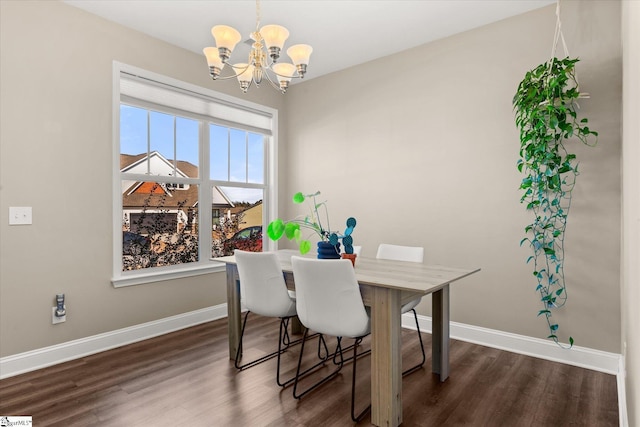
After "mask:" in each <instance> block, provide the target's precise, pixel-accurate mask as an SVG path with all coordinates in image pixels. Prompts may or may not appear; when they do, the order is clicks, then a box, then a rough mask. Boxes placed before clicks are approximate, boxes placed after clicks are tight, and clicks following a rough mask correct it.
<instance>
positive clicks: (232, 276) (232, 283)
mask: <svg viewBox="0 0 640 427" xmlns="http://www.w3.org/2000/svg"><path fill="white" fill-rule="evenodd" d="M227 316H228V317H227V318H228V322H229V324H228V329H229V359H232V360H234V359H235V358H236V352H237V350H238V347H239V346H240V331H241V313H240V280H239V278H238V267H237V266H236V265H234V264H227Z"/></svg>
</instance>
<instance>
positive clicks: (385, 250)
mask: <svg viewBox="0 0 640 427" xmlns="http://www.w3.org/2000/svg"><path fill="white" fill-rule="evenodd" d="M376 258H378V259H389V260H394V261H409V262H423V261H424V248H423V247H421V246H399V245H390V244H388V243H380V246H378V254H377V255H376Z"/></svg>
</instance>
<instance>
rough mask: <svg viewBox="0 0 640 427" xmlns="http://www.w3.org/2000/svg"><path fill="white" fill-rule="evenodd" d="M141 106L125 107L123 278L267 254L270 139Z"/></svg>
mask: <svg viewBox="0 0 640 427" xmlns="http://www.w3.org/2000/svg"><path fill="white" fill-rule="evenodd" d="M134 104H135V102H127V103H124V102H122V103H121V105H120V182H121V190H122V270H123V271H127V270H139V269H147V268H153V267H163V266H170V265H176V264H186V263H197V262H199V261H200V260H201V259H203V258H206V259H208V258H210V257H213V258H215V257H219V256H224V255H231V254H233V250H234V249H236V248H238V249H243V250H249V251H262V225H263V224H262V223H263V212H262V206H263V200H264V192H265V144H266V140H267V138H266V137H265V135H262V134H259V133H255V132H249V131H247V130H242V129H235V128H233V127H229V126H222V125H219V124H214V123H212V122H210V121H208V120H205V119H203V118H202V117H199V116H197V115H194V117H189V115H188V114H186V115H185V116H179V115H175V114H171V113H169V112H168V111H170V109H163V108H162V106H158V108H157V109H156V108H149V106H148V103H141V105H134ZM162 110H166V111H162ZM203 154H204V155H205V158H206V159H207V161H206V162H202V161H201V160H200V157H201V156H202V155H203ZM202 203H205V204H210V208H209V209H206V210H202V209H200V206H201V205H202ZM203 224H206V225H205V226H203Z"/></svg>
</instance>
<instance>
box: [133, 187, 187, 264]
mask: <svg viewBox="0 0 640 427" xmlns="http://www.w3.org/2000/svg"><path fill="white" fill-rule="evenodd" d="M197 206H198V186H197V185H188V186H187V185H184V186H183V187H182V188H180V186H179V185H171V184H161V183H157V182H152V181H145V182H136V183H134V184H133V185H131V186H130V187H129V188H127V189H126V190H125V191H124V192H123V194H122V269H123V270H138V269H142V268H150V267H162V266H167V265H175V264H183V263H190V262H197V261H198V210H197Z"/></svg>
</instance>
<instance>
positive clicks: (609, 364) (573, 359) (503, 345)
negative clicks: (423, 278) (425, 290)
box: [402, 312, 628, 427]
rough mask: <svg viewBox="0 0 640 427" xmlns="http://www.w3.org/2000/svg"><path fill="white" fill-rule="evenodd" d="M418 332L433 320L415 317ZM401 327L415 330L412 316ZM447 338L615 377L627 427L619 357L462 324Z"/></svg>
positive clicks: (622, 421) (428, 327) (453, 324)
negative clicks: (566, 347) (565, 347)
mask: <svg viewBox="0 0 640 427" xmlns="http://www.w3.org/2000/svg"><path fill="white" fill-rule="evenodd" d="M418 324H419V325H420V331H421V332H427V333H431V332H432V330H433V328H432V320H431V317H430V316H422V315H418ZM402 327H403V328H408V329H414V330H415V329H416V322H415V320H414V318H413V313H411V312H409V313H405V314H403V315H402ZM449 334H450V336H451V338H453V339H457V340H460V341H467V342H471V343H474V344H479V345H484V346H486V347H492V348H497V349H500V350H505V351H510V352H513V353H519V354H524V355H527V356H532V357H537V358H540V359H546V360H551V361H554V362H560V363H565V364H567V365H573V366H578V367H581V368H585V369H591V370H594V371H600V372H604V373H607V374H612V375H615V376H616V381H617V386H618V412H619V414H620V415H619V419H620V427H628V420H627V405H626V392H625V378H624V377H625V366H624V359H623V357H622V355H621V354H618V353H609V352H606V351H600V350H594V349H591V348H586V347H579V346H573V348H571V350H566V349H563V348H560V347H558V346H557V345H556V344H555V343H553V342H551V341H549V340H543V339H540V338H532V337H528V336H525V335H518V334H512V333H509V332H503V331H498V330H495V329H487V328H481V327H478V326H472V325H466V324H464V323H457V322H451V323H450V329H449Z"/></svg>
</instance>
